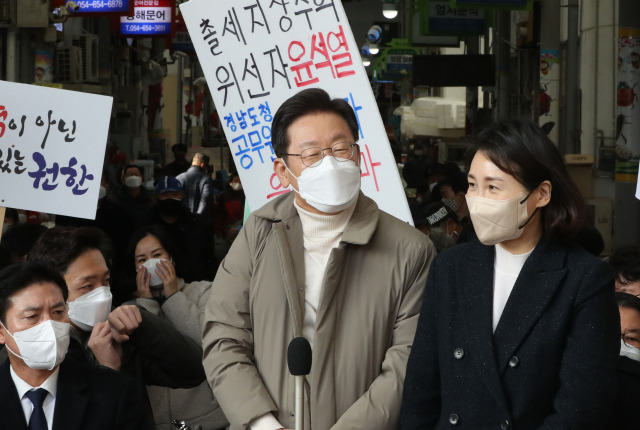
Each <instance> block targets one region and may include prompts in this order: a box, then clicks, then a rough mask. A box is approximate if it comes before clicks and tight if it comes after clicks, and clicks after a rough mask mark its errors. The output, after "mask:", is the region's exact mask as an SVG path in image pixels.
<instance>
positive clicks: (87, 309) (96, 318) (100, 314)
mask: <svg viewBox="0 0 640 430" xmlns="http://www.w3.org/2000/svg"><path fill="white" fill-rule="evenodd" d="M112 297H113V296H112V295H111V288H109V287H98V288H96V289H94V290H92V291H89V292H88V293H87V294H83V295H82V296H80V297H78V298H77V299H75V300H74V301H72V302H69V319H71V321H73V323H74V324H75V325H76V326H78V327H79V328H81V329H82V330H84V331H91V330H92V329H93V326H94V325H96V323H99V322H103V321H106V320H107V317H108V316H109V313H110V312H111V300H112Z"/></svg>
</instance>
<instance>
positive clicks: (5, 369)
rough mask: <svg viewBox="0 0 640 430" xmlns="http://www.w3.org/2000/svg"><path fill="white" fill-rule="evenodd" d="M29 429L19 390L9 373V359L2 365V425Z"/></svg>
mask: <svg viewBox="0 0 640 430" xmlns="http://www.w3.org/2000/svg"><path fill="white" fill-rule="evenodd" d="M5 426H6V428H8V429H15V430H27V420H26V419H25V417H24V412H23V411H22V405H21V404H20V399H19V398H18V391H17V390H16V386H15V384H14V383H13V379H11V374H10V373H9V359H7V360H6V361H5V362H4V364H3V365H2V366H0V427H1V428H5Z"/></svg>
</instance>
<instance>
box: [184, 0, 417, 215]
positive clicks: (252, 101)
mask: <svg viewBox="0 0 640 430" xmlns="http://www.w3.org/2000/svg"><path fill="white" fill-rule="evenodd" d="M180 11H181V13H182V15H183V17H184V20H185V22H186V24H187V28H188V30H189V34H190V35H191V40H192V42H193V44H194V46H195V48H196V52H197V54H198V58H199V60H200V64H201V66H202V69H203V71H204V74H205V77H206V79H207V85H208V86H209V90H210V91H211V94H212V96H213V99H214V102H215V105H216V109H217V110H218V114H219V116H220V118H221V120H222V126H223V128H224V132H225V135H226V139H227V142H228V143H229V146H230V148H231V153H232V154H233V159H234V161H235V165H236V168H237V169H238V172H239V174H240V178H241V180H242V184H243V188H244V190H245V193H246V196H247V200H248V204H249V206H250V207H251V209H252V210H256V209H258V208H260V207H261V206H262V205H264V204H265V203H267V202H268V201H270V200H271V199H273V198H275V197H276V196H279V195H281V194H284V193H287V192H290V191H291V190H289V189H285V188H283V186H282V185H281V184H280V181H279V180H278V178H277V176H276V175H275V173H274V172H273V161H274V160H275V154H274V152H273V148H272V146H271V123H272V121H273V115H274V114H275V113H276V110H277V109H278V107H279V106H280V105H281V104H282V102H284V101H285V100H286V99H288V98H289V97H291V96H292V95H294V94H295V93H297V92H299V91H301V90H304V89H307V88H312V87H320V88H323V89H325V90H326V91H327V92H328V93H329V94H330V95H331V96H332V97H340V98H343V99H345V100H346V101H347V102H348V103H349V104H350V105H351V107H352V108H353V110H354V112H355V114H356V117H357V120H358V129H359V131H358V132H359V137H360V139H359V142H358V143H359V145H360V154H361V159H360V168H361V171H362V174H361V177H362V190H363V192H364V193H365V194H366V195H368V196H369V197H371V198H373V199H374V200H375V201H376V202H377V204H378V206H379V207H380V208H381V209H382V210H384V211H386V212H389V213H391V214H392V215H394V216H396V217H398V218H400V219H402V220H404V221H407V222H409V223H412V221H411V213H410V211H409V208H408V205H407V200H406V198H405V194H404V189H403V187H402V183H401V181H400V176H399V174H398V169H397V167H396V163H395V160H394V158H393V153H392V152H391V147H390V145H389V141H388V138H387V134H386V131H385V129H384V126H383V123H382V120H381V118H380V114H379V112H378V107H377V104H376V101H375V98H374V96H373V92H372V90H371V85H370V83H369V79H368V77H367V73H366V71H365V69H364V67H363V66H362V61H361V59H360V51H359V49H358V45H357V44H356V42H355V39H354V38H353V34H352V33H351V29H350V27H349V21H348V19H347V16H346V15H345V12H344V9H343V7H342V4H341V3H340V2H339V0H315V1H314V2H277V1H272V2H268V1H264V0H235V1H233V2H229V1H228V0H191V1H189V2H187V3H183V4H181V5H180Z"/></svg>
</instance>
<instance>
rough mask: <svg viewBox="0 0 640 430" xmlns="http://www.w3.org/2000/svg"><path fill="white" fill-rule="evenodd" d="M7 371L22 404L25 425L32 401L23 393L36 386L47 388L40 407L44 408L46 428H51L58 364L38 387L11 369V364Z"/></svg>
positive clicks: (29, 414)
mask: <svg viewBox="0 0 640 430" xmlns="http://www.w3.org/2000/svg"><path fill="white" fill-rule="evenodd" d="M9 373H10V374H11V379H13V383H14V385H15V386H16V390H17V391H18V397H19V398H20V403H21V404H22V411H23V412H24V417H25V418H26V420H27V425H28V424H29V420H30V419H31V412H33V403H31V400H29V398H28V397H27V396H25V394H26V393H27V391H31V390H37V389H38V388H44V389H45V390H47V392H48V393H49V394H47V397H45V399H44V402H43V403H42V409H43V410H44V416H45V418H46V419H47V428H48V429H49V430H52V427H53V411H54V410H55V408H56V392H57V389H58V374H59V373H60V366H58V367H57V368H56V370H54V371H53V373H52V374H51V375H50V376H49V377H48V378H47V379H46V380H45V381H44V382H43V383H42V385H40V386H39V387H32V386H31V385H29V384H27V383H26V382H25V381H23V380H22V379H21V378H20V377H19V376H18V375H17V374H16V372H14V371H13V366H9Z"/></svg>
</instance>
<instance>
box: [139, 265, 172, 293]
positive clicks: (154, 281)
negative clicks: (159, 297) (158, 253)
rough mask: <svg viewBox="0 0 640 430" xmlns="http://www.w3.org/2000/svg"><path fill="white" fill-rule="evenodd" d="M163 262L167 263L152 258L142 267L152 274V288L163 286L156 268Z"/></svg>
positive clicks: (150, 283)
mask: <svg viewBox="0 0 640 430" xmlns="http://www.w3.org/2000/svg"><path fill="white" fill-rule="evenodd" d="M161 261H167V260H165V259H164V258H162V259H160V258H150V259H149V260H147V261H145V262H144V263H143V264H142V265H143V266H144V267H145V268H146V269H147V272H149V273H151V280H150V281H149V285H150V286H152V287H153V286H155V285H162V279H160V277H159V276H158V274H157V273H156V266H157V265H158V263H159V262H161Z"/></svg>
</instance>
